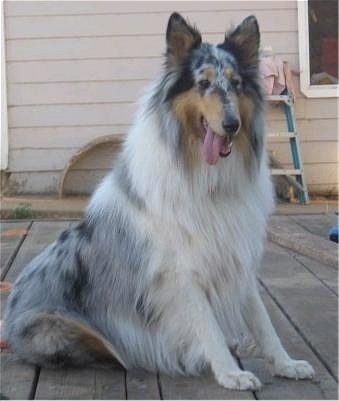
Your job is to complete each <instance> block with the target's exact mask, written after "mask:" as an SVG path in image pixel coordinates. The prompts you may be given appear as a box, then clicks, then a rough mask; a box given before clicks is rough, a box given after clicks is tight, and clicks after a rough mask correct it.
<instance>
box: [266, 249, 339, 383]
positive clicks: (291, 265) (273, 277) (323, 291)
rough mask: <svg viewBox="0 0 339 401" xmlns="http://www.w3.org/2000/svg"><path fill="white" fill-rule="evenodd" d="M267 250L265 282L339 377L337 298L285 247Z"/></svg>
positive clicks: (334, 374) (277, 300)
mask: <svg viewBox="0 0 339 401" xmlns="http://www.w3.org/2000/svg"><path fill="white" fill-rule="evenodd" d="M267 250H268V252H267V253H266V255H265V257H264V260H263V266H262V270H261V272H260V277H261V279H262V282H263V283H264V285H265V286H266V287H267V288H268V289H269V291H270V293H271V294H272V296H273V297H274V298H275V300H276V302H278V303H279V304H280V305H282V306H283V308H284V310H285V313H286V314H287V315H288V316H289V318H290V320H291V321H292V322H293V324H295V325H296V326H297V327H298V329H299V330H300V332H301V333H302V334H303V336H304V337H305V338H306V339H307V340H308V341H309V343H310V344H312V346H313V349H316V350H317V352H318V354H319V356H320V357H321V358H322V360H323V362H324V363H325V364H326V365H327V366H328V368H329V369H330V370H331V372H332V374H333V376H335V377H337V375H338V350H337V349H336V347H334V345H335V344H338V298H337V296H336V295H335V294H334V293H333V292H332V291H330V290H329V289H328V288H327V287H325V286H324V285H323V284H322V283H321V282H320V281H319V280H318V279H317V278H316V277H315V276H314V275H313V274H312V273H311V272H309V271H308V270H307V269H306V268H305V267H304V266H302V265H301V264H300V263H298V262H297V261H296V260H295V259H294V258H293V257H292V256H291V255H290V254H289V253H288V252H286V250H284V249H283V248H280V247H278V246H277V245H274V244H268V246H267ZM273 262H274V263H273Z"/></svg>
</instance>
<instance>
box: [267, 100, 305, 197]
mask: <svg viewBox="0 0 339 401" xmlns="http://www.w3.org/2000/svg"><path fill="white" fill-rule="evenodd" d="M266 99H267V101H268V102H270V103H277V102H278V103H281V104H282V105H283V108H284V112H285V117H286V124H287V132H271V133H269V134H268V137H269V138H286V139H288V140H289V144H290V149H291V154H292V162H293V167H294V168H293V169H286V168H272V169H271V174H272V175H284V176H288V177H293V178H291V179H292V180H293V185H294V187H295V188H297V190H298V199H299V202H300V203H301V204H307V203H309V202H310V199H309V196H308V190H307V185H306V181H305V176H304V170H303V164H302V159H301V152H300V145H299V139H298V132H297V124H296V120H295V114H294V106H293V100H292V99H291V97H290V96H289V95H270V96H267V97H266Z"/></svg>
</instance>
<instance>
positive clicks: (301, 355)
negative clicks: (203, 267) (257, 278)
mask: <svg viewBox="0 0 339 401" xmlns="http://www.w3.org/2000/svg"><path fill="white" fill-rule="evenodd" d="M261 295H262V297H263V300H264V302H265V305H266V307H267V309H268V313H269V315H270V317H271V319H272V322H273V325H274V327H275V329H276V330H277V333H278V335H279V338H280V339H281V342H282V344H283V345H284V347H285V348H286V350H287V352H288V353H289V354H290V356H291V357H292V358H294V359H304V360H307V361H308V362H310V363H311V365H312V366H313V367H314V370H315V372H316V377H315V378H314V380H312V381H311V380H298V381H295V380H289V379H284V378H280V377H273V376H272V375H271V373H270V372H269V368H268V367H267V365H266V364H265V362H264V360H263V359H261V358H253V357H251V358H242V359H241V361H242V364H243V366H244V368H246V369H249V370H251V371H252V372H253V373H254V374H256V375H257V376H258V377H259V379H260V380H261V381H262V383H263V387H262V389H261V390H260V391H257V392H256V396H257V398H258V399H259V400H269V399H271V400H272V399H274V400H279V399H284V400H289V399H295V400H303V399H309V400H312V399H317V400H319V399H335V398H336V395H337V391H338V387H337V383H336V381H335V380H334V379H333V377H332V376H331V375H330V374H329V372H328V371H327V369H326V368H325V367H324V365H323V364H322V363H321V362H320V361H319V359H318V358H317V357H316V356H315V355H314V353H313V352H312V350H311V349H310V348H309V347H308V345H307V344H306V343H305V341H304V340H303V339H302V338H301V336H300V334H299V333H298V332H297V331H296V330H295V329H294V328H293V327H292V326H291V325H290V324H289V322H288V319H287V318H286V316H285V315H284V314H283V313H282V312H281V310H280V309H279V308H278V307H277V305H276V304H275V303H274V302H273V301H272V298H271V297H270V296H269V295H268V294H267V292H266V291H265V290H262V291H261Z"/></svg>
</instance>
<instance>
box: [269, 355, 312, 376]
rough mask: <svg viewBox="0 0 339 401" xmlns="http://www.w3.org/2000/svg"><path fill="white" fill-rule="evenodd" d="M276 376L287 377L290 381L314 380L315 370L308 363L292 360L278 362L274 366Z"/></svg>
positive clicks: (273, 370) (273, 371) (273, 372)
mask: <svg viewBox="0 0 339 401" xmlns="http://www.w3.org/2000/svg"><path fill="white" fill-rule="evenodd" d="M272 374H273V375H274V376H282V377H287V378H289V379H295V380H298V379H313V378H314V369H313V367H312V366H311V365H310V364H309V363H308V362H306V361H298V360H294V359H290V360H288V361H283V362H276V363H275V364H274V365H273V366H272Z"/></svg>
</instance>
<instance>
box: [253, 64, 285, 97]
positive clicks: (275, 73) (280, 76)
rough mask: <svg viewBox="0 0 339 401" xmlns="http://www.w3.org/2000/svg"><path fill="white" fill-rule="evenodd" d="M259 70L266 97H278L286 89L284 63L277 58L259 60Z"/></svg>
mask: <svg viewBox="0 0 339 401" xmlns="http://www.w3.org/2000/svg"><path fill="white" fill-rule="evenodd" d="M259 69H260V72H261V74H262V77H263V83H264V89H265V91H266V93H267V94H268V95H280V93H281V92H282V91H283V90H284V89H285V87H286V81H285V74H284V63H283V61H282V60H280V59H279V57H277V56H266V57H261V58H260V64H259Z"/></svg>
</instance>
